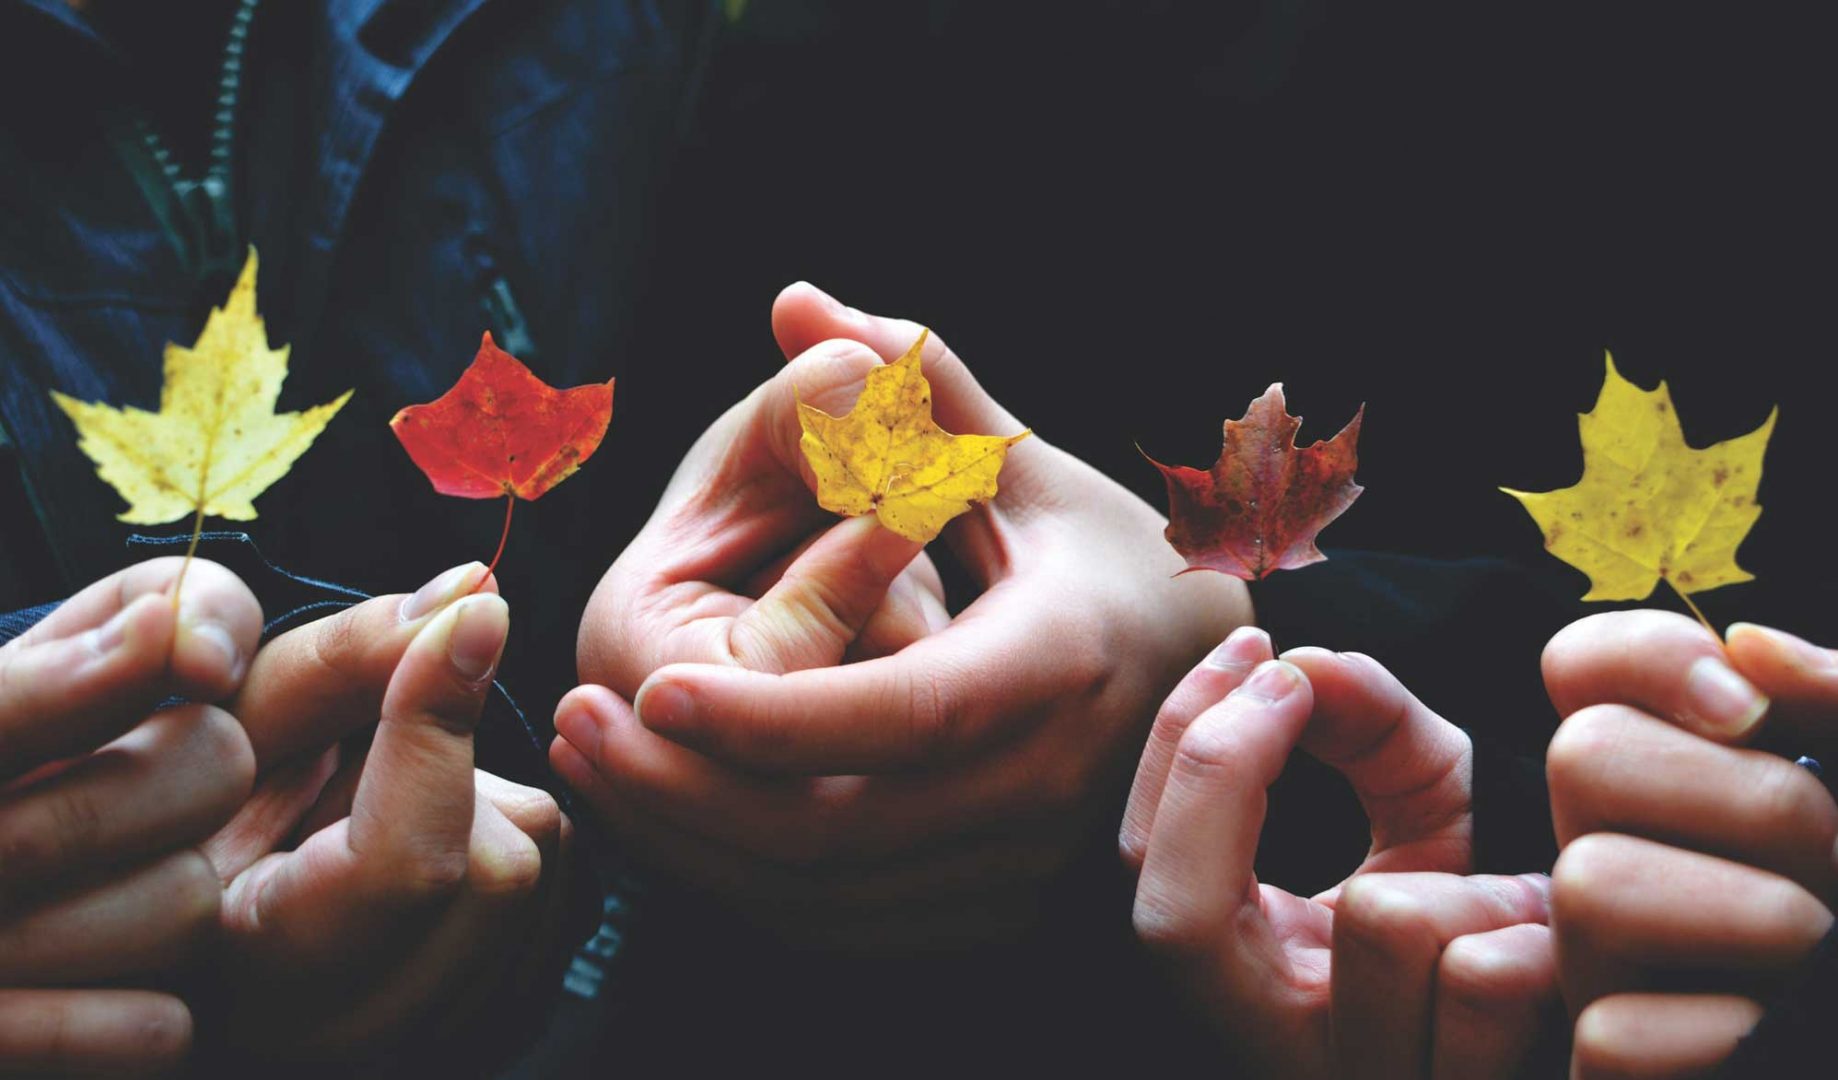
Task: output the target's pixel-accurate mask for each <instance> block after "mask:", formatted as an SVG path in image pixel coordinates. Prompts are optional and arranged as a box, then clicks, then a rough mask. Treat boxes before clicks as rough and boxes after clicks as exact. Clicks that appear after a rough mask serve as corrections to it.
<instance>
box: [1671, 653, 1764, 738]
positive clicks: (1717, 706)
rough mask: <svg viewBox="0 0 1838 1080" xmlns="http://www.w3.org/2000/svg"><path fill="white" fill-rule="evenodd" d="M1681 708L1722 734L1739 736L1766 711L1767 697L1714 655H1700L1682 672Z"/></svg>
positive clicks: (1752, 725) (1753, 724)
mask: <svg viewBox="0 0 1838 1080" xmlns="http://www.w3.org/2000/svg"><path fill="white" fill-rule="evenodd" d="M1685 707H1686V708H1687V709H1688V710H1690V712H1691V714H1692V716H1693V717H1694V718H1696V719H1697V720H1698V721H1700V722H1701V723H1703V724H1704V725H1705V726H1706V727H1709V728H1711V729H1712V730H1714V731H1717V732H1719V733H1721V734H1725V735H1741V734H1743V733H1744V732H1746V731H1748V730H1749V729H1750V728H1752V727H1754V726H1755V723H1756V721H1758V720H1760V719H1761V716H1762V714H1763V713H1765V712H1767V711H1768V699H1767V698H1765V697H1763V696H1762V694H1761V692H1760V691H1758V690H1756V689H1755V688H1754V687H1753V686H1750V685H1749V682H1748V680H1747V679H1744V678H1743V677H1742V676H1740V675H1738V674H1736V672H1735V671H1734V670H1732V669H1731V668H1730V666H1729V665H1728V664H1725V663H1724V662H1723V661H1722V660H1719V659H1718V658H1716V657H1714V656H1700V657H1698V659H1697V660H1696V661H1694V662H1693V663H1692V665H1691V667H1690V668H1689V669H1688V670H1687V671H1686V672H1685Z"/></svg>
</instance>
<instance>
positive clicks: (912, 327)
mask: <svg viewBox="0 0 1838 1080" xmlns="http://www.w3.org/2000/svg"><path fill="white" fill-rule="evenodd" d="M923 329H924V328H923V327H921V326H920V325H919V324H918V323H915V322H911V321H909V320H907V319H890V318H886V317H884V316H880V315H869V314H867V313H866V312H862V311H857V310H855V309H854V308H852V307H847V306H845V305H844V304H842V302H840V301H838V300H837V299H836V298H835V297H832V296H830V295H829V294H828V293H826V292H824V291H823V290H822V289H819V288H817V287H816V286H815V285H811V284H809V283H807V282H798V283H797V284H795V285H791V286H788V287H787V288H786V289H785V291H784V292H781V293H779V296H778V299H777V300H776V301H774V302H773V305H772V335H773V337H774V338H776V339H777V340H778V343H779V348H780V349H781V350H782V351H783V352H784V353H785V355H786V356H787V357H793V356H798V355H799V354H800V353H802V352H804V351H805V350H807V349H809V348H811V347H812V346H814V345H816V344H817V343H819V342H823V341H828V340H831V339H835V338H842V339H846V340H849V341H858V342H861V343H862V344H863V345H866V346H867V347H868V348H870V349H872V350H873V351H874V353H875V355H876V356H878V357H879V358H880V359H881V360H882V362H884V363H892V362H893V361H895V360H898V359H899V358H900V357H901V356H902V355H904V354H905V352H906V350H908V349H910V348H912V346H913V342H914V341H917V340H918V339H919V334H920V332H921V331H922V330H923ZM919 357H920V360H919V363H920V369H921V370H922V371H924V372H925V377H926V378H927V379H928V380H930V382H931V384H932V415H933V418H934V419H936V420H937V421H938V423H939V425H940V426H941V427H943V428H944V429H945V430H947V431H950V432H952V433H954V434H958V435H1002V434H1011V433H1013V432H1016V431H1019V430H1021V429H1022V428H1023V427H1025V426H1026V425H1024V424H1023V423H1021V421H1019V420H1017V419H1015V416H1014V414H1013V413H1011V412H1009V411H1008V410H1007V409H1005V408H1003V407H1002V406H1001V405H1000V404H998V403H997V402H996V399H995V398H993V397H990V396H989V392H988V391H987V390H984V389H983V387H982V385H981V384H979V383H978V382H977V381H976V377H975V376H973V375H971V374H970V369H969V368H968V367H966V366H965V365H964V362H963V361H962V360H960V359H958V356H957V354H956V353H954V352H952V351H951V349H950V348H949V347H948V346H947V345H945V343H944V341H943V339H941V338H940V337H939V336H938V335H937V334H931V335H929V336H928V337H927V338H926V342H925V348H924V349H923V350H922V351H921V352H920V354H919ZM1028 441H1029V442H1030V443H1032V442H1034V441H1035V440H1032V439H1030V440H1028ZM1020 449H1021V448H1020V446H1017V447H1016V450H1017V451H1019V450H1020ZM1031 456H1033V455H1032V453H1031V452H1030V453H1017V454H1016V455H1015V458H1014V459H1013V462H1014V464H1015V465H1016V466H1017V467H1023V468H1024V467H1025V464H1024V463H1025V462H1026V461H1027V460H1028V458H1030V457H1031Z"/></svg>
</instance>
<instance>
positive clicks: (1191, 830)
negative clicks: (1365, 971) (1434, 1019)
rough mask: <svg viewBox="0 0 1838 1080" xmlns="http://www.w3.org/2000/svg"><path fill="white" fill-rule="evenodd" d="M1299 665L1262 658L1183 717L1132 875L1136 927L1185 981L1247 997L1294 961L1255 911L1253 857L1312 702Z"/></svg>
mask: <svg viewBox="0 0 1838 1080" xmlns="http://www.w3.org/2000/svg"><path fill="white" fill-rule="evenodd" d="M1313 701H1314V698H1313V695H1312V693H1311V692H1310V689H1309V685H1308V680H1307V679H1306V678H1305V677H1304V676H1303V675H1302V673H1301V671H1300V670H1298V669H1297V668H1296V667H1295V666H1294V665H1291V664H1287V663H1283V662H1282V661H1276V660H1272V661H1267V662H1265V663H1263V664H1260V665H1258V667H1257V668H1256V669H1255V670H1254V671H1253V672H1252V673H1251V675H1250V676H1249V677H1248V678H1246V679H1245V681H1244V683H1243V684H1242V685H1240V686H1239V687H1238V688H1237V689H1235V690H1233V691H1232V692H1231V693H1230V694H1228V695H1226V697H1225V699H1224V700H1223V701H1221V702H1219V703H1218V704H1216V705H1214V706H1212V707H1211V708H1209V709H1207V710H1206V711H1204V712H1202V713H1201V714H1200V715H1199V716H1198V717H1196V718H1195V719H1194V721H1193V722H1192V723H1191V724H1189V725H1188V727H1187V731H1186V733H1185V734H1184V735H1182V737H1181V741H1180V744H1179V746H1178V747H1177V748H1176V750H1175V753H1174V758H1173V761H1172V762H1171V763H1170V764H1169V767H1168V779H1167V784H1166V786H1165V788H1164V790H1163V792H1162V799H1161V805H1160V807H1158V808H1157V810H1156V812H1155V829H1154V832H1152V833H1151V834H1150V836H1149V846H1148V852H1147V854H1146V856H1145V858H1144V859H1143V866H1142V874H1141V876H1140V877H1139V878H1138V880H1137V882H1136V904H1135V911H1134V920H1135V926H1136V933H1137V935H1138V936H1139V937H1141V938H1142V940H1143V941H1144V943H1145V944H1147V945H1148V946H1149V947H1150V948H1151V949H1152V950H1153V951H1155V952H1156V953H1158V954H1160V955H1161V956H1162V957H1163V958H1164V959H1165V960H1166V961H1167V962H1168V963H1170V964H1171V965H1173V966H1174V967H1175V969H1176V970H1177V972H1180V973H1181V974H1182V975H1183V976H1184V977H1185V978H1186V979H1187V980H1188V981H1190V982H1194V983H1198V984H1202V985H1205V984H1213V985H1215V986H1216V988H1217V990H1216V992H1217V993H1218V994H1219V995H1221V996H1222V997H1223V998H1224V999H1225V1001H1227V1002H1236V1003H1238V1004H1239V1005H1240V1007H1243V1006H1245V1005H1246V1004H1247V1003H1256V1002H1259V1001H1260V1000H1262V999H1261V998H1260V997H1259V996H1258V995H1257V994H1256V993H1255V992H1254V988H1255V987H1256V986H1258V985H1264V986H1270V985H1278V984H1280V983H1282V982H1285V981H1287V980H1286V978H1285V975H1286V973H1287V968H1288V961H1287V960H1286V959H1285V958H1284V955H1283V951H1282V949H1281V948H1280V947H1279V946H1278V944H1277V941H1276V939H1275V937H1274V935H1273V934H1272V933H1271V931H1270V927H1269V924H1268V923H1267V922H1265V921H1264V919H1262V918H1261V917H1258V916H1257V911H1258V904H1259V898H1258V889H1257V879H1256V878H1255V876H1254V875H1253V873H1252V863H1253V861H1254V859H1255V858H1256V855H1257V840H1258V834H1259V832H1260V831H1261V830H1262V829H1263V824H1264V812H1265V808H1266V805H1267V802H1268V799H1267V789H1268V788H1269V787H1270V785H1271V784H1272V783H1274V782H1275V781H1276V778H1277V776H1278V775H1279V774H1280V773H1281V772H1282V770H1283V765H1284V763H1285V762H1286V761H1287V760H1288V757H1289V753H1290V751H1291V750H1292V749H1293V748H1294V746H1295V744H1296V740H1297V739H1299V738H1300V737H1301V733H1302V728H1303V726H1304V725H1305V724H1306V723H1307V722H1308V716H1309V710H1310V708H1311V707H1312V705H1313Z"/></svg>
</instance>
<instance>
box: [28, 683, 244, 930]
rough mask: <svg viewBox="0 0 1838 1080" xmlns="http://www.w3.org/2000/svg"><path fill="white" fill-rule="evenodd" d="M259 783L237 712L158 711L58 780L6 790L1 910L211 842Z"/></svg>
mask: <svg viewBox="0 0 1838 1080" xmlns="http://www.w3.org/2000/svg"><path fill="white" fill-rule="evenodd" d="M254 781H255V756H254V755H253V754H252V753H251V752H250V750H249V740H248V739H247V738H246V737H245V736H244V735H243V730H242V727H241V725H239V724H238V723H237V722H236V720H235V718H233V717H231V716H230V714H229V713H226V712H224V711H223V710H221V709H217V708H213V707H211V706H209V705H181V706H178V707H176V708H172V709H167V710H164V711H163V712H159V713H156V714H154V715H153V716H152V717H149V718H148V719H147V720H146V722H144V723H142V724H141V725H140V726H139V727H137V728H135V729H134V730H133V731H130V732H129V733H128V734H126V735H123V736H122V737H121V738H119V739H116V740H115V741H114V742H112V743H110V744H108V745H107V746H105V747H103V748H102V749H101V750H98V751H97V752H96V753H94V754H91V755H89V756H87V757H85V758H83V759H81V760H80V761H78V762H76V763H75V764H74V765H72V766H71V767H70V768H68V769H65V770H63V771H62V772H60V773H58V775H57V776H55V777H53V778H52V779H50V780H47V781H43V782H40V783H36V784H31V785H29V786H26V787H24V788H15V789H14V790H12V791H9V792H6V793H4V794H0V853H4V859H5V869H4V873H3V874H0V911H7V910H11V909H13V908H14V907H16V906H17V905H18V903H19V902H20V901H21V900H22V899H23V898H25V897H28V896H34V895H43V894H44V892H45V890H46V889H47V888H49V887H50V886H53V885H56V884H58V883H60V882H63V881H66V880H69V879H71V878H73V877H76V876H78V875H81V874H85V873H95V872H96V871H98V870H101V869H104V868H107V867H111V866H115V865H118V864H120V863H123V862H129V861H138V860H141V859H144V858H146V857H148V856H150V855H153V854H158V853H162V852H166V851H171V850H172V849H174V848H178V847H183V846H185V845H188V844H192V843H196V842H197V841H200V840H203V839H204V838H205V837H207V836H209V835H210V834H211V832H212V831H213V830H215V829H216V828H217V827H218V826H220V825H222V824H223V823H224V822H225V821H228V820H229V818H230V816H231V815H232V814H234V813H235V812H236V810H237V807H239V806H241V805H242V803H243V800H244V799H246V798H247V797H248V795H249V792H250V789H251V787H252V785H253V784H254Z"/></svg>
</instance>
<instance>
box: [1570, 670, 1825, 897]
mask: <svg viewBox="0 0 1838 1080" xmlns="http://www.w3.org/2000/svg"><path fill="white" fill-rule="evenodd" d="M1545 773H1546V775H1547V777H1548V778H1549V780H1550V789H1551V818H1552V822H1553V824H1554V825H1555V826H1556V829H1557V840H1558V843H1559V844H1568V843H1569V842H1570V841H1571V840H1574V839H1575V838H1577V837H1579V836H1583V835H1585V834H1587V833H1595V832H1614V833H1627V834H1631V835H1634V836H1644V837H1647V838H1648V839H1652V840H1658V841H1661V842H1663V843H1667V844H1672V845H1675V846H1678V847H1685V848H1690V849H1692V850H1694V851H1701V852H1704V853H1706V854H1710V855H1721V856H1723V857H1725V858H1728V859H1733V860H1736V861H1739V862H1744V863H1748V864H1750V865H1752V866H1758V867H1761V868H1762V869H1764V870H1772V871H1774V872H1775V873H1777V874H1780V875H1782V876H1784V877H1787V878H1789V879H1791V880H1793V881H1795V882H1798V883H1799V884H1800V885H1801V886H1802V887H1804V888H1806V889H1807V890H1809V891H1810V892H1812V893H1813V894H1815V895H1817V896H1821V897H1825V898H1828V899H1830V898H1832V897H1833V896H1834V895H1838V851H1835V850H1834V849H1835V848H1838V803H1835V802H1834V801H1833V800H1832V796H1831V794H1830V793H1829V792H1827V791H1826V790H1825V785H1823V784H1822V783H1820V782H1819V780H1818V779H1817V778H1815V777H1814V776H1813V775H1812V774H1811V773H1810V772H1808V771H1807V770H1806V769H1803V768H1801V767H1800V766H1798V765H1795V764H1793V763H1792V762H1790V761H1787V760H1786V759H1784V758H1780V757H1777V756H1775V755H1773V754H1767V753H1762V752H1760V751H1756V750H1745V749H1741V748H1737V747H1728V746H1721V745H1718V744H1717V743H1713V742H1710V741H1709V740H1706V739H1702V738H1699V737H1698V736H1696V735H1693V734H1691V733H1689V732H1686V731H1682V730H1680V729H1678V728H1676V727H1674V726H1672V725H1671V724H1668V723H1666V722H1665V721H1663V720H1657V719H1654V718H1653V717H1651V716H1648V715H1647V714H1645V713H1643V712H1640V711H1639V710H1637V709H1632V708H1628V707H1627V706H1624V705H1594V706H1590V707H1589V708H1586V709H1582V710H1580V711H1578V712H1576V713H1574V714H1572V715H1571V717H1570V718H1569V719H1568V720H1565V721H1564V723H1563V726H1562V727H1560V728H1558V729H1557V735H1556V736H1555V737H1554V738H1552V740H1551V746H1550V749H1549V751H1548V753H1547V754H1546V757H1545Z"/></svg>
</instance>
